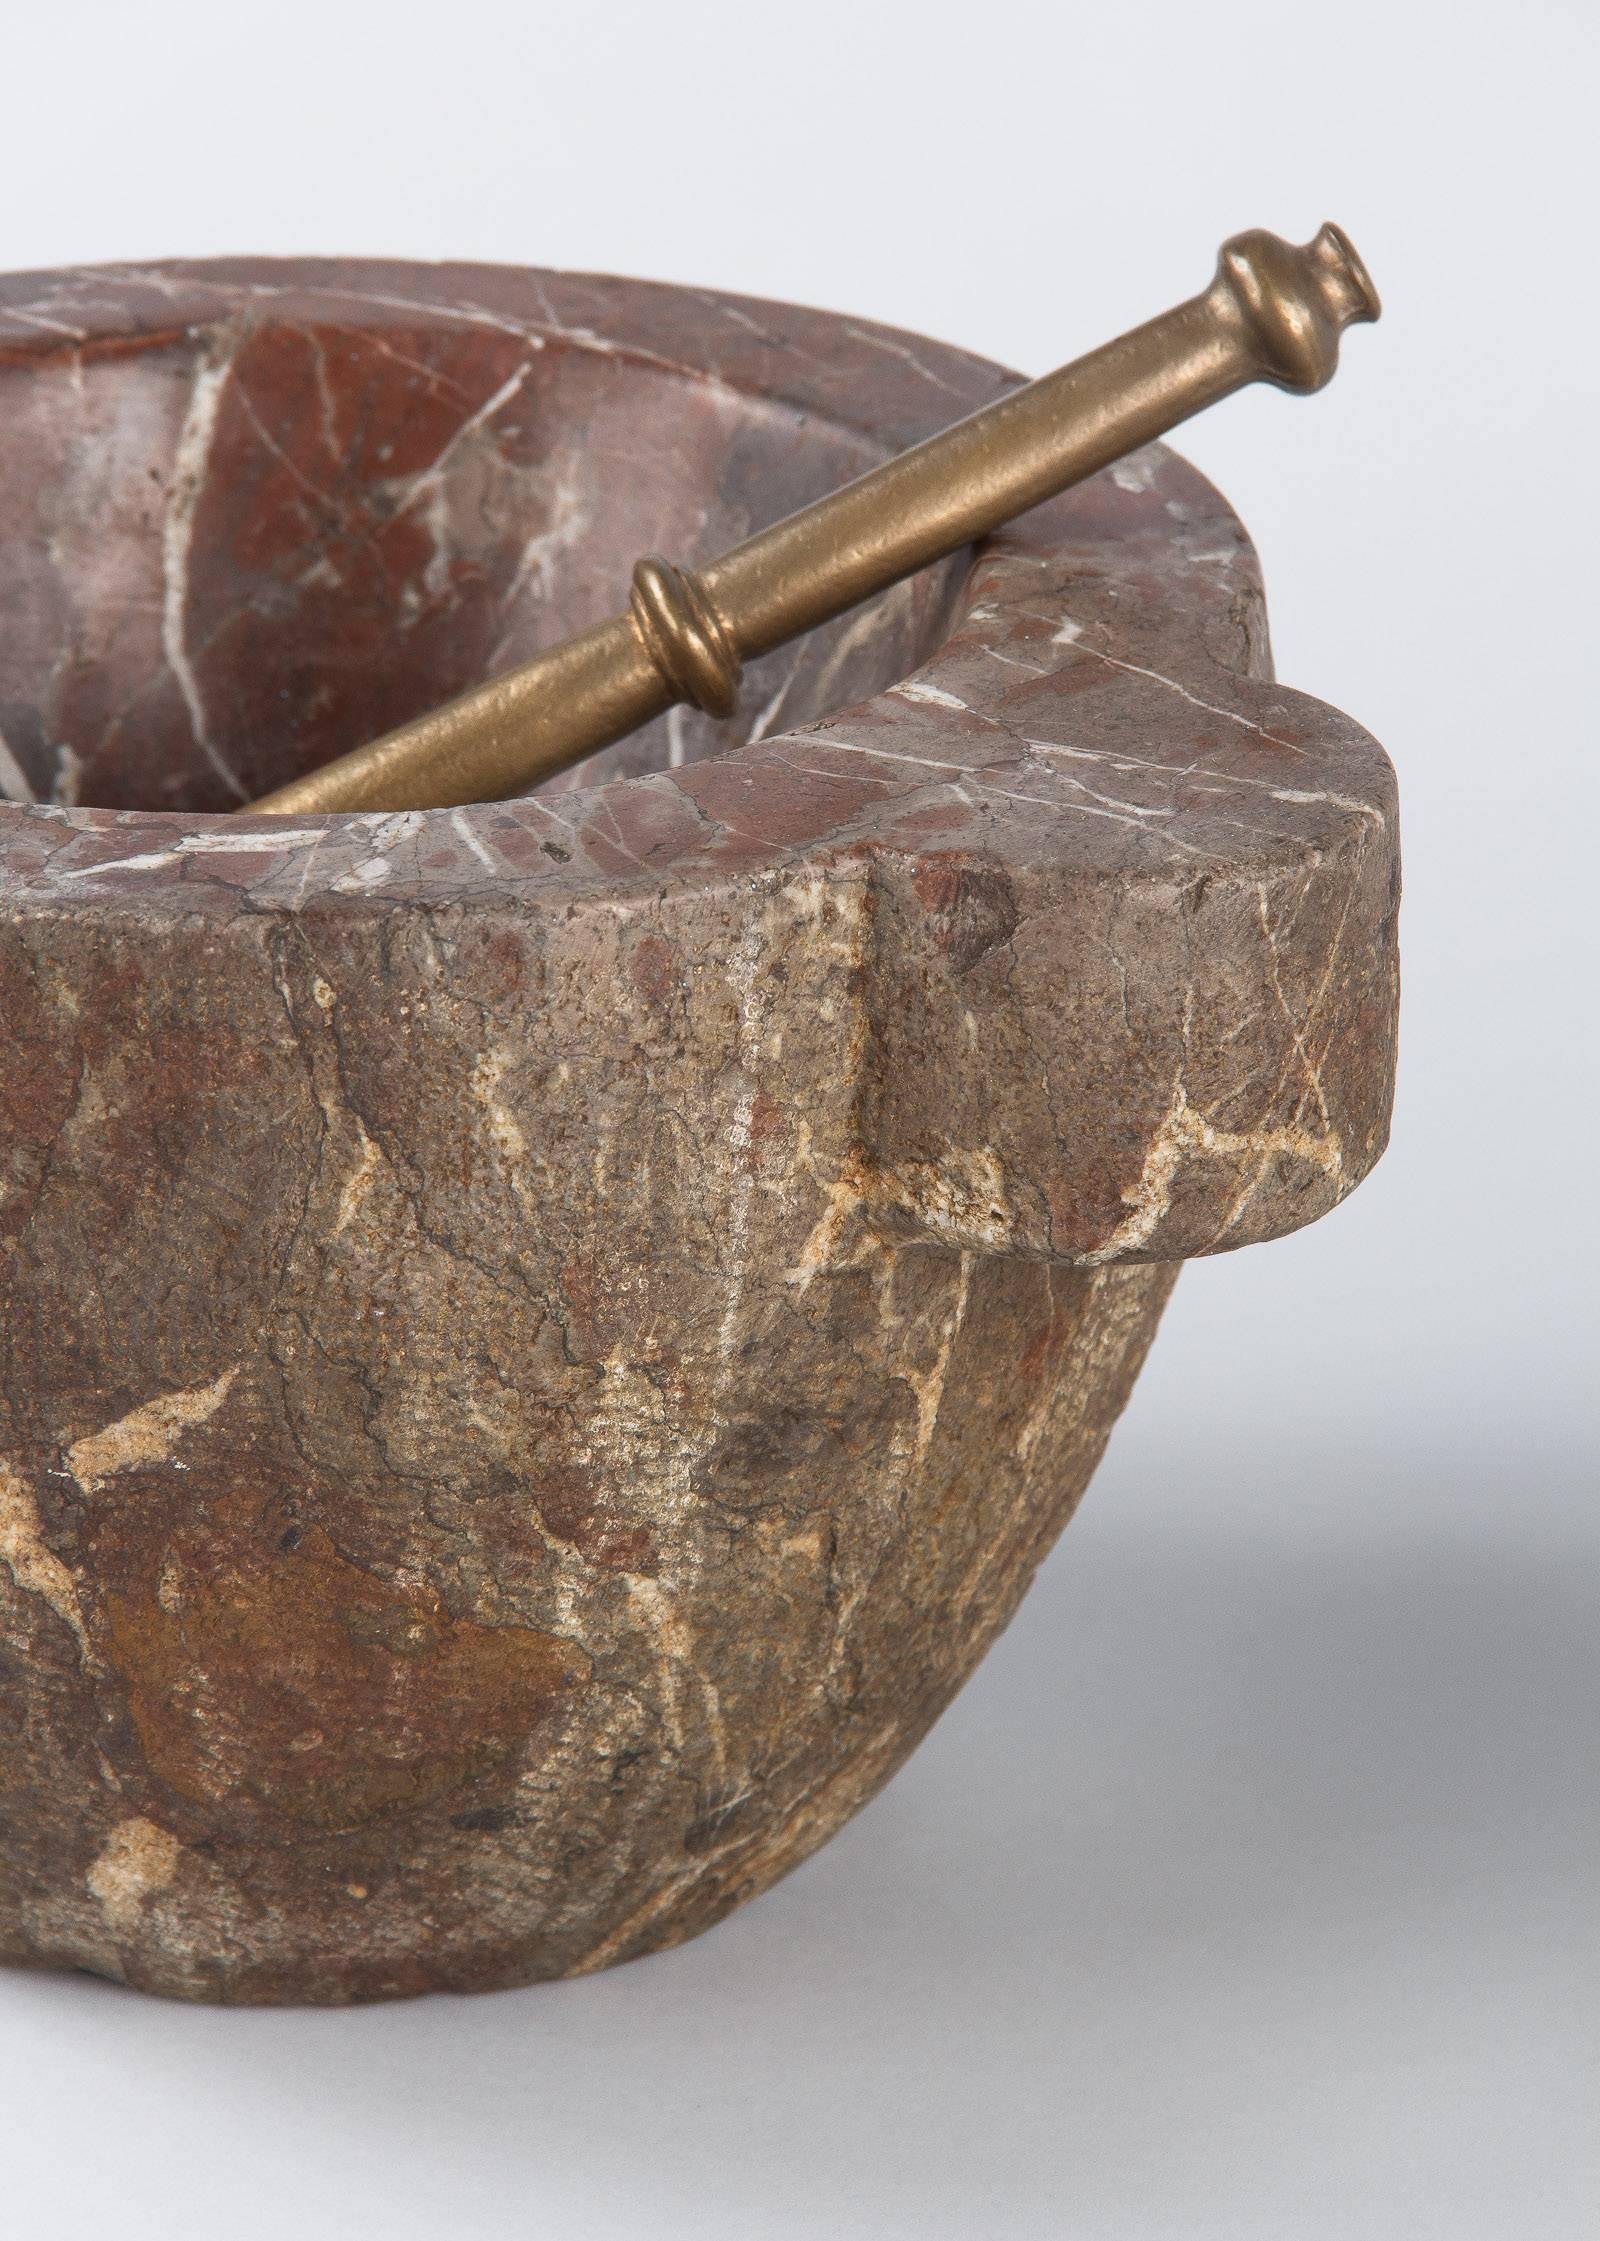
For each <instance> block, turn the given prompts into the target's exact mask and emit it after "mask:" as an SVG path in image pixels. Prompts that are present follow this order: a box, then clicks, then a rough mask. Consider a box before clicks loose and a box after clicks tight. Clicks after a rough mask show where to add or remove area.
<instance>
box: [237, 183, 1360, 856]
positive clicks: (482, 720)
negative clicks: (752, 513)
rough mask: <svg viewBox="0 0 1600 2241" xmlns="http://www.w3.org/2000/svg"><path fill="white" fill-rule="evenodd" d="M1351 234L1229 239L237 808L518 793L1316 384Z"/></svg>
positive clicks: (731, 692)
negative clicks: (817, 493)
mask: <svg viewBox="0 0 1600 2241" xmlns="http://www.w3.org/2000/svg"><path fill="white" fill-rule="evenodd" d="M1378 312H1379V304H1378V297H1377V292H1376V290H1375V289H1374V288H1373V285H1372V283H1371V281H1370V280H1369V279H1368V277H1367V273H1366V270H1365V267H1364V266H1363V265H1362V262H1361V259H1360V258H1359V257H1358V256H1357V254H1356V252H1355V250H1354V249H1353V248H1352V246H1351V244H1350V242H1349V241H1348V240H1347V239H1346V238H1345V236H1344V234H1343V233H1342V232H1341V231H1340V230H1339V228H1338V227H1337V226H1332V225H1328V226H1324V227H1323V228H1322V230H1321V232H1320V233H1319V234H1318V235H1317V237H1316V239H1315V240H1314V241H1311V242H1309V243H1308V244H1307V245H1306V246H1305V247H1304V248H1296V247H1294V246H1293V245H1292V244H1291V243H1289V242H1286V241H1281V240H1279V238H1278V237H1277V235H1276V234H1271V233H1264V232H1259V231H1257V232H1251V233H1241V234H1235V235H1234V237H1233V238H1232V240H1230V241H1227V242H1225V243H1224V244H1223V247H1222V251H1221V254H1220V255H1219V257H1218V260H1217V272H1216V277H1215V279H1214V280H1213V281H1212V282H1211V285H1210V286H1209V287H1208V288H1206V289H1205V290H1204V291H1203V292H1202V293H1201V294H1200V295H1198V296H1192V297H1190V299H1189V300H1188V301H1187V302H1186V303H1181V304H1178V305H1177V306H1175V308H1174V309H1173V310H1171V311H1167V312H1163V313H1162V314H1161V316H1160V317H1159V318H1157V319H1151V320H1148V321H1146V323H1145V324H1144V325H1143V326H1142V327H1135V328H1134V329H1133V330H1132V332H1131V333H1129V334H1125V335H1123V336H1121V337H1119V338H1118V340H1116V341H1115V342H1108V343H1106V344H1104V345H1103V346H1102V347H1101V348H1100V349H1098V350H1091V351H1090V352H1089V353H1088V355H1087V356H1086V357H1083V358H1078V359H1075V360H1074V361H1073V362H1072V364H1071V365H1067V366H1062V367H1060V368H1059V369H1058V370H1057V371H1056V372H1055V373H1050V374H1045V375H1044V376H1043V377H1042V378H1041V379H1040V380H1038V381H1033V382H1029V383H1028V384H1027V385H1026V386H1025V387H1023V388H1019V389H1014V390H1012V391H1011V393H1010V394H1009V395H1008V396H1005V397H1002V398H1000V399H999V400H998V402H996V403H995V404H992V405H986V406H985V407H984V408H983V410H982V411H981V412H975V413H973V414H972V415H971V416H970V417H969V418H968V419H966V420H961V421H957V422H956V423H955V425H954V426H953V427H950V428H946V429H944V430H943V431H942V433H940V434H939V435H936V436H931V437H929V438H928V440H927V441H926V442H925V443H920V444H918V445H916V446H915V447H914V448H913V449H912V450H910V451H905V452H902V453H901V454H900V455H899V457H898V458H895V459H890V460H887V461H886V462H885V463H884V464H883V465H882V466H881V467H874V468H873V469H871V471H870V472H869V473H867V474H864V475H861V476H859V477H858V478H857V479H856V480H855V481H854V482H851V483H847V484H845V486H844V487H843V488H842V489H840V490H836V491H834V492H832V493H831V495H830V496H828V497H826V498H822V499H819V500H818V501H817V502H816V504H814V505H811V506H806V507H804V508H803V509H802V510H801V511H800V512H799V513H796V514H791V515H790V516H789V517H788V519H787V520H785V521H780V522H777V523H775V524H774V525H773V526H772V527H771V528H770V529H763V530H761V531H759V532H758V533H757V534H756V535H755V536H753V537H747V538H746V539H745V541H744V543H743V544H742V545H736V546H734V548H733V550H732V551H731V552H727V553H724V554H723V555H722V557H721V559H720V560H713V561H711V562H710V563H709V564H708V565H707V566H706V567H704V568H702V569H701V570H700V571H699V572H698V573H691V572H689V571H688V570H686V569H681V568H677V567H675V566H674V565H673V564H672V562H671V561H668V560H662V559H658V558H655V557H653V556H652V557H649V558H646V559H644V560H641V561H640V562H639V564H638V566H637V567H636V568H635V569H634V572H633V588H632V593H631V596H630V600H629V609H628V612H627V613H626V614H625V615H619V616H617V617H615V618H614V619H613V620H611V621H609V622H603V623H598V624H596V625H595V626H594V627H593V628H592V629H589V630H585V631H581V632H579V634H578V635H577V636H576V637H574V638H569V639H567V640H565V641H564V642H563V643H562V644H561V645H558V646H552V647H551V648H550V649H549V650H548V651H547V652H545V653H542V654H536V655H535V656H534V658H533V659H532V660H531V661H526V662H523V663H522V664H521V665H520V666H519V667H517V668H515V669H511V670H507V671H506V673H505V674H504V675H503V676H500V677H494V678H491V679H490V680H489V681H488V682H487V683H486V684H482V685H476V686H474V687H473V688H472V689H471V690H470V691H469V692H465V693H463V694H461V695H460V697H459V698H458V699H456V700H452V701H449V702H447V703H446V705H445V706H443V707H442V708H435V709H433V710H432V711H431V712H430V713H429V714H427V715H425V716H419V717H417V718H416V720H415V721H414V722H412V723H409V724H402V725H401V726H400V728H399V729H398V730H397V731H391V732H389V733H387V734H386V735H385V736H384V737H383V738H382V739H375V740H373V741H372V742H371V743H370V745H368V746H365V747H358V748H356V749H355V750H353V752H351V753H350V754H347V755H341V756H340V757H339V758H338V760H337V761H335V762H331V763H326V764H324V765H323V767H322V768H321V769H320V770H313V771H310V772H308V773H307V775H306V776H305V777H303V778H296V779H294V780H292V781H291V782H290V783H289V784H288V785H287V786H280V787H278V788H277V789H276V790H275V791H274V792H273V793H270V794H267V795H264V796H263V797H262V799H261V800H260V801H257V802H253V803H251V804H250V805H249V807H250V809H251V810H253V811H257V812H266V813H269V814H271V815H275V816H289V815H293V816H297V817H298V816H305V815H308V814H310V815H314V814H316V813H317V812H319V811H331V810H359V809H429V808H444V807H448V806H449V805H451V804H453V803H458V802H469V801H489V800H495V799H498V798H500V797H502V796H505V795H508V794H516V793H523V792H525V791H526V790H527V789H528V788H529V787H531V786H535V785H537V784H538V783H539V782H540V780H541V779H545V778H551V777H554V775H555V774H556V772H557V771H560V770H565V769H567V768H568V767H569V765H571V764H573V763H576V762H581V761H582V759H583V758H584V756H586V755H591V754H593V753H594V752H595V751H596V750H597V749H598V748H601V747H605V746H608V745H609V744H610V743H611V742H612V741H613V740H616V739H621V738H622V737H623V736H624V735H625V734H626V733H628V732H630V731H633V730H634V729H636V727H637V726H638V725H640V724H643V723H647V722H649V720H650V719H651V717H653V716H659V715H660V714H662V713H663V711H664V710H666V709H668V708H671V707H673V706H674V705H675V704H676V703H677V702H679V701H689V702H692V703H693V705H694V706H695V707H697V708H700V709H703V710H704V711H705V712H706V714H707V715H711V716H728V715H731V713H732V712H733V707H734V700H735V695H736V693H737V690H738V684H739V677H740V672H741V667H742V665H743V663H744V662H746V661H748V660H752V659H754V658H755V657H756V656H757V655H759V654H764V653H767V652H770V650H771V649H772V648H773V647H775V646H780V645H782V644H783V643H784V641H785V640H786V639H790V638H795V637H798V636H799V635H800V634H801V632H803V631H807V630H814V629H815V628H816V627H817V626H818V625H819V624H820V623H825V622H829V621H831V620H832V619H833V617H834V616H836V615H840V614H843V613H844V612H845V611H846V610H847V609H849V608H851V607H854V606H857V605H859V604H860V602H861V601H862V600H864V599H869V598H871V597H872V596H873V594H874V593H876V592H880V591H884V590H887V589H888V587H889V586H890V585H891V584H894V583H898V582H899V581H900V579H901V578H902V577H904V576H909V575H911V574H913V573H914V572H915V571H916V570H917V569H919V568H925V567H927V566H928V564H929V563H930V562H932V561H935V560H941V559H943V558H944V557H945V556H946V555H947V554H950V553H953V552H957V551H959V550H960V548H961V547H962V546H963V545H968V544H971V543H972V542H973V541H974V540H975V539H977V538H979V537H982V536H984V535H986V534H987V533H988V532H989V531H991V530H994V529H997V528H999V527H1000V525H1001V524H1002V523H1003V522H1007V521H1009V520H1011V519H1012V517H1013V516H1014V515H1016V514H1020V513H1025V512H1026V511H1027V509H1028V508H1029V507H1030V506H1037V505H1039V504H1040V503H1041V502H1042V501H1043V500H1044V499H1046V498H1052V497H1054V496H1055V495H1056V494H1057V492H1059V491H1062V490H1065V489H1066V488H1067V487H1068V486H1069V485H1070V484H1072V483H1075V482H1081V481H1082V480H1083V479H1084V478H1085V477H1086V476H1088V475H1092V474H1096V473H1098V472H1099V470H1100V469H1101V468H1103V467H1108V466H1110V465H1111V464H1112V462H1113V461H1115V460H1117V459H1120V458H1122V457H1123V456H1124V455H1125V454H1126V453H1127V452H1130V451H1134V450H1137V449H1138V447H1139V446H1140V445H1141V444H1146V443H1149V442H1151V441H1152V440H1153V439H1154V438H1155V437H1157V436H1160V435H1163V434H1165V433H1166V431H1167V430H1168V429H1169V428H1173V427H1175V426H1176V425H1177V424H1178V422H1179V421H1181V420H1187V419H1188V418H1189V417H1190V415H1191V414H1193V413H1197V412H1201V411H1203V410H1204V408H1205V407H1206V406H1207V405H1211V404H1215V403H1216V402H1217V401H1218V400H1219V399H1220V398H1222V397H1226V396H1229V395H1230V394H1231V393H1232V392H1233V391H1234V390H1235V389H1242V388H1244V387H1245V385H1246V384H1247V383H1249V382H1252V381H1271V382H1276V383H1277V385H1278V386H1279V387H1280V388H1283V389H1294V390H1304V391H1309V390H1313V389H1320V388H1321V387H1322V386H1323V384H1324V383H1325V382H1326V381H1328V380H1329V379H1330V378H1331V377H1332V374H1333V371H1334V368H1335V366H1336V364H1337V362H1338V350H1339V335H1340V333H1341V331H1342V330H1343V329H1344V328H1345V327H1348V326H1351V325H1353V324H1354V323H1355V322H1356V321H1357V320H1362V319H1376V318H1377V316H1378Z"/></svg>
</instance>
